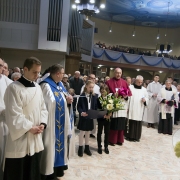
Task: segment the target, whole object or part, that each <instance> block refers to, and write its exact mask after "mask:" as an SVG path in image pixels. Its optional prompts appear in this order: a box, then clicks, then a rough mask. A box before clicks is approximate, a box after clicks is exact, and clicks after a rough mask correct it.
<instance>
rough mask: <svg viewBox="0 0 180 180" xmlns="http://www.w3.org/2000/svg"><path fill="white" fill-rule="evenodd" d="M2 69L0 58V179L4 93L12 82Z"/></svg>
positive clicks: (3, 128)
mask: <svg viewBox="0 0 180 180" xmlns="http://www.w3.org/2000/svg"><path fill="white" fill-rule="evenodd" d="M3 71H4V61H3V60H2V59H1V58H0V179H2V178H3V177H2V176H3V172H2V163H3V158H4V148H5V147H4V146H5V141H6V137H7V134H8V127H7V125H6V124H5V104H4V94H5V91H6V88H7V87H8V86H9V84H10V83H11V82H12V81H11V80H10V79H9V78H8V77H6V76H5V75H3Z"/></svg>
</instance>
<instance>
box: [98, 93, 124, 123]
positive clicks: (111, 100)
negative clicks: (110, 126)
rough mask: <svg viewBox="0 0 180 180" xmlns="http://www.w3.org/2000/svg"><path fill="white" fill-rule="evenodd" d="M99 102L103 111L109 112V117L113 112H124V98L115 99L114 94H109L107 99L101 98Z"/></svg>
mask: <svg viewBox="0 0 180 180" xmlns="http://www.w3.org/2000/svg"><path fill="white" fill-rule="evenodd" d="M99 100H100V103H101V106H102V109H103V110H107V115H111V114H112V113H113V112H116V111H119V110H124V104H123V98H121V97H114V96H113V94H112V93H110V94H108V95H107V96H106V97H100V98H99ZM108 120H109V119H108Z"/></svg>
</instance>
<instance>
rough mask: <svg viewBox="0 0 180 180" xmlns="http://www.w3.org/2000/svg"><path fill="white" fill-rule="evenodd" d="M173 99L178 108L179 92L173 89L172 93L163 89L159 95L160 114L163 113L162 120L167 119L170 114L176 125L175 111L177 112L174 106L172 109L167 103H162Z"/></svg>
mask: <svg viewBox="0 0 180 180" xmlns="http://www.w3.org/2000/svg"><path fill="white" fill-rule="evenodd" d="M172 97H173V98H174V100H175V101H176V105H177V106H178V101H179V97H178V93H177V90H175V89H173V88H172V91H168V90H166V89H165V88H164V87H163V88H161V90H160V92H159V93H158V96H157V101H158V104H159V112H161V113H162V119H166V113H170V114H171V117H172V119H173V124H174V111H175V107H174V105H173V106H172V107H170V106H168V105H167V104H166V103H161V101H162V100H163V99H165V100H167V101H170V100H172Z"/></svg>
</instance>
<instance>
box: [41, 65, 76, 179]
mask: <svg viewBox="0 0 180 180" xmlns="http://www.w3.org/2000/svg"><path fill="white" fill-rule="evenodd" d="M63 76H64V68H63V67H62V66H61V65H60V64H55V65H53V66H52V67H51V68H50V76H49V77H47V78H46V79H44V80H43V81H42V82H41V83H40V85H41V88H42V92H43V96H44V99H45V103H46V107H47V109H48V112H49V116H48V124H47V128H46V131H45V132H44V133H43V142H44V151H43V152H42V156H41V174H42V180H47V179H56V178H60V177H62V176H63V175H64V170H67V168H68V167H67V163H68V157H69V156H72V155H74V154H75V140H74V137H75V133H74V114H73V109H72V101H73V98H72V96H70V95H69V94H68V92H67V91H66V89H65V87H64V86H63V84H62V82H60V81H62V78H63Z"/></svg>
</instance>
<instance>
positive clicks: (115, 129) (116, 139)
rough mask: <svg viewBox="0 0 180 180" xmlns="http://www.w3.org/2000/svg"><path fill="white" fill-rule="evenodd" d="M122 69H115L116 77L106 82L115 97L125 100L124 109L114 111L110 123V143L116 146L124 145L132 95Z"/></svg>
mask: <svg viewBox="0 0 180 180" xmlns="http://www.w3.org/2000/svg"><path fill="white" fill-rule="evenodd" d="M121 76H122V70H121V69H120V68H116V69H115V70H114V77H113V78H111V79H110V80H109V81H107V82H106V84H107V86H108V87H109V90H110V93H113V94H114V96H115V97H122V98H123V101H124V105H125V106H124V110H119V111H116V112H114V113H113V115H112V118H111V125H110V134H109V144H110V145H111V146H114V145H115V144H118V145H122V144H123V142H124V130H125V126H126V118H127V106H126V104H127V101H128V97H129V96H131V95H132V94H131V90H130V89H129V86H128V84H127V82H126V81H125V80H123V79H122V78H121Z"/></svg>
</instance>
